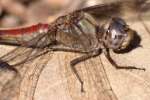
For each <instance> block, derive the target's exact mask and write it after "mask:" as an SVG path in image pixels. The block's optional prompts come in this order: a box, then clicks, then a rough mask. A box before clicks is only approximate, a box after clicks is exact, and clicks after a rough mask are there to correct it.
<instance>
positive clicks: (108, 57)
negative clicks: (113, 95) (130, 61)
mask: <svg viewBox="0 0 150 100" xmlns="http://www.w3.org/2000/svg"><path fill="white" fill-rule="evenodd" d="M104 54H105V56H106V58H107V59H108V60H109V62H110V63H111V64H112V65H113V66H115V67H116V68H117V69H126V70H128V69H137V70H144V71H145V68H137V67H134V66H119V65H117V64H116V62H115V61H114V60H113V59H112V58H111V56H110V52H109V49H105V50H104Z"/></svg>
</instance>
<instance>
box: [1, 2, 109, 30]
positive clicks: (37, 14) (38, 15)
mask: <svg viewBox="0 0 150 100" xmlns="http://www.w3.org/2000/svg"><path fill="white" fill-rule="evenodd" d="M103 2H104V1H102V0H0V27H1V28H4V27H17V26H22V25H26V24H27V25H29V24H35V23H39V22H41V23H50V22H52V21H53V20H54V19H56V18H57V17H58V16H60V15H62V14H64V13H68V12H71V11H73V10H75V9H77V8H78V9H79V8H81V7H86V6H91V5H96V4H99V3H103ZM105 2H106V1H105ZM107 2H108V1H107ZM109 2H110V0H109Z"/></svg>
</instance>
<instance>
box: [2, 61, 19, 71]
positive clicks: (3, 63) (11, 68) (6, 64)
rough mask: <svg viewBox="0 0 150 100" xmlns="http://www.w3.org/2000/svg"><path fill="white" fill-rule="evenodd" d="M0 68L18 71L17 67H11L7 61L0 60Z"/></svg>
mask: <svg viewBox="0 0 150 100" xmlns="http://www.w3.org/2000/svg"><path fill="white" fill-rule="evenodd" d="M0 69H2V70H10V71H14V72H15V73H18V71H17V69H15V68H13V66H11V65H9V64H8V63H7V62H5V61H2V60H0Z"/></svg>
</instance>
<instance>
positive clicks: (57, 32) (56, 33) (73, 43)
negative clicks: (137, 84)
mask: <svg viewBox="0 0 150 100" xmlns="http://www.w3.org/2000/svg"><path fill="white" fill-rule="evenodd" d="M129 3H130V2H125V1H121V2H115V3H110V4H104V5H97V6H92V7H87V8H83V9H80V10H76V11H74V12H72V13H69V14H67V15H64V16H60V17H59V18H57V19H56V20H55V21H54V22H52V23H50V24H41V23H40V24H37V25H32V26H29V27H25V28H17V29H6V30H5V29H2V30H0V43H1V44H4V45H13V46H19V47H17V48H16V49H14V50H13V51H11V52H9V53H7V54H6V55H4V56H2V57H1V58H0V60H1V62H0V64H1V69H3V70H2V71H1V74H2V75H0V76H1V77H2V76H3V74H5V75H6V72H7V74H8V72H12V73H13V78H12V79H9V77H8V80H7V81H4V82H3V80H4V79H2V87H3V88H2V90H1V91H2V92H1V95H0V97H2V98H3V99H6V98H7V99H11V98H12V97H13V96H14V95H16V94H17V93H18V91H19V90H18V88H19V86H20V84H21V81H22V78H21V77H22V76H24V75H23V73H26V71H27V68H24V67H23V66H24V64H26V63H31V62H32V60H33V59H35V58H37V57H43V58H44V57H45V56H46V55H47V54H48V53H51V52H52V51H65V52H77V53H82V54H85V56H81V57H79V58H76V59H74V60H72V61H71V63H70V65H71V69H72V71H73V72H74V74H75V75H76V77H77V79H78V80H79V82H80V83H81V91H82V92H83V91H84V89H83V81H82V79H81V77H80V76H79V74H78V72H77V70H76V69H75V67H74V66H75V65H76V64H77V63H79V62H81V61H84V60H86V59H88V58H91V57H95V56H98V55H99V54H100V53H101V52H102V50H103V48H104V49H106V50H105V51H104V53H105V55H106V57H107V58H108V60H109V61H110V63H111V64H112V65H114V66H115V67H116V68H121V69H128V68H127V67H124V66H118V65H117V64H116V63H115V62H114V61H113V59H112V58H111V57H110V54H109V49H113V50H114V51H115V52H119V53H122V51H125V52H126V48H128V49H129V50H130V49H131V48H130V47H129V45H130V42H131V41H132V40H133V36H132V35H133V34H134V31H133V30H132V29H130V28H129V26H128V25H127V24H126V23H125V21H124V20H123V19H122V18H120V17H116V16H121V15H122V14H121V12H122V11H123V10H125V9H124V6H127V4H129ZM132 3H133V2H132ZM134 3H135V4H134V6H133V5H132V7H131V8H132V9H137V8H138V7H139V11H140V12H141V11H144V12H146V11H148V10H149V9H148V4H146V3H145V2H140V3H139V1H137V2H134ZM137 4H138V5H137ZM136 7H137V8H136ZM137 10H138V9H137ZM105 12H107V13H105ZM112 14H113V16H112ZM93 16H95V17H93ZM97 16H99V18H98V19H97ZM114 16H115V17H114ZM95 19H97V20H100V21H103V20H104V19H105V20H108V19H109V21H107V23H106V24H104V25H100V26H99V25H98V23H97V22H96V21H95ZM114 31H115V32H114ZM97 34H98V35H97ZM137 37H138V36H137ZM93 48H94V49H93ZM48 61H49V59H47V60H45V61H44V64H43V65H40V66H41V67H40V70H39V73H38V75H37V76H36V77H37V78H38V77H39V75H40V72H41V70H42V69H43V67H44V66H45V65H46V63H47V62H48ZM129 68H130V69H140V70H144V69H143V68H137V67H134V66H129ZM25 69H26V70H25ZM4 70H5V73H4ZM22 70H23V71H24V72H23V71H22ZM14 73H15V74H14ZM103 74H104V76H105V79H106V80H108V79H107V76H106V74H105V73H103ZM99 78H100V77H99ZM5 80H6V77H5ZM36 80H38V79H36ZM36 82H37V81H36ZM106 82H107V83H108V81H106ZM107 83H104V84H107ZM33 87H34V89H33V90H32V92H31V95H32V94H34V91H35V87H36V83H35V86H33ZM100 88H104V87H100ZM109 88H110V91H111V95H113V96H112V97H109V95H110V93H108V94H107V92H109V91H106V94H105V96H106V97H108V99H107V100H112V99H113V100H117V98H116V96H115V94H114V93H113V90H111V86H109ZM104 90H105V89H104Z"/></svg>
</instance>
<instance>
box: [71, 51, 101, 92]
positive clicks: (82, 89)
mask: <svg viewBox="0 0 150 100" xmlns="http://www.w3.org/2000/svg"><path fill="white" fill-rule="evenodd" d="M100 53H101V50H96V51H93V52H91V53H89V54H86V55H83V56H81V57H78V58H75V59H74V60H72V61H71V62H70V66H71V69H72V71H73V73H74V74H75V75H76V77H77V79H78V80H79V82H80V83H81V92H84V88H83V81H82V79H81V78H80V76H79V74H78V72H77V70H76V68H75V65H76V64H78V63H80V62H82V61H85V60H87V59H89V58H92V57H95V56H98V55H99V54H100Z"/></svg>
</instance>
